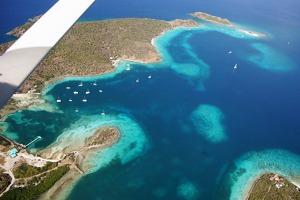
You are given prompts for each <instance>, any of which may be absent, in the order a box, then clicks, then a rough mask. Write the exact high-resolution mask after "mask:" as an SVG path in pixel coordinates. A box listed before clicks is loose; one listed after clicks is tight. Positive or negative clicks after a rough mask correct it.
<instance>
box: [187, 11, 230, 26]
mask: <svg viewBox="0 0 300 200" xmlns="http://www.w3.org/2000/svg"><path fill="white" fill-rule="evenodd" d="M190 15H191V16H193V17H195V18H198V19H202V20H204V21H209V22H213V23H217V24H222V25H226V26H231V25H232V24H231V22H230V21H229V20H228V19H225V18H221V17H217V16H214V15H210V14H207V13H203V12H195V13H192V14H190Z"/></svg>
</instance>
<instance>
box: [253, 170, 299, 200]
mask: <svg viewBox="0 0 300 200" xmlns="http://www.w3.org/2000/svg"><path fill="white" fill-rule="evenodd" d="M271 177H274V174H264V175H263V176H261V177H260V178H259V179H258V180H256V182H255V183H254V185H253V187H252V190H251V193H250V195H249V197H248V200H260V199H272V200H276V199H278V200H296V199H300V191H298V190H297V188H296V186H295V185H293V184H292V183H290V182H289V181H287V180H286V179H285V178H282V177H280V179H279V181H275V180H273V181H271V180H270V178H271ZM276 184H281V185H282V186H279V185H278V186H279V187H280V188H277V187H276Z"/></svg>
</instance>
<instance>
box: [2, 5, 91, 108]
mask: <svg viewBox="0 0 300 200" xmlns="http://www.w3.org/2000/svg"><path fill="white" fill-rule="evenodd" d="M94 1H95V0H59V1H58V2H57V3H56V4H55V5H54V6H53V7H52V8H50V9H49V10H48V11H47V12H46V13H45V14H44V15H43V16H42V17H41V18H40V19H39V20H38V21H37V22H36V23H35V24H34V25H33V26H32V27H31V28H30V29H28V30H27V31H26V32H25V33H24V34H23V35H22V36H21V37H20V38H19V39H18V40H17V41H16V42H15V43H14V44H13V45H12V46H11V47H10V48H9V49H8V50H7V51H6V52H5V53H4V54H3V55H2V56H0V108H2V107H3V106H4V105H5V103H6V102H7V101H8V100H9V99H10V97H11V96H12V95H13V94H14V93H15V92H16V91H17V90H18V88H19V87H20V86H21V84H22V83H23V82H24V80H25V79H26V78H27V77H28V76H29V75H30V73H31V72H32V71H33V70H34V69H35V68H36V67H37V66H38V65H39V63H40V62H41V61H42V60H43V58H44V57H45V56H46V55H47V54H48V52H49V51H50V50H51V49H52V48H53V47H54V46H55V45H56V43H57V42H58V41H59V40H60V38H61V37H62V36H63V35H64V34H65V33H66V32H67V31H68V30H69V29H70V28H71V27H72V25H73V24H74V23H75V22H76V21H77V20H78V18H79V17H80V16H81V15H82V14H83V13H84V12H85V11H86V10H87V9H88V8H89V7H90V6H91V5H92V4H93V3H94Z"/></svg>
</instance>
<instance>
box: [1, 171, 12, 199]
mask: <svg viewBox="0 0 300 200" xmlns="http://www.w3.org/2000/svg"><path fill="white" fill-rule="evenodd" d="M10 181H11V178H10V176H9V175H8V174H4V173H3V170H1V169H0V194H1V193H2V192H4V190H5V189H6V188H7V186H9V184H10Z"/></svg>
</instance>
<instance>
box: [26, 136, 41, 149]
mask: <svg viewBox="0 0 300 200" xmlns="http://www.w3.org/2000/svg"><path fill="white" fill-rule="evenodd" d="M39 139H42V137H41V136H37V137H36V138H35V139H34V140H32V141H31V142H29V143H28V144H27V145H23V146H24V148H27V147H28V146H29V145H31V144H32V143H34V142H35V141H37V140H39Z"/></svg>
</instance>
